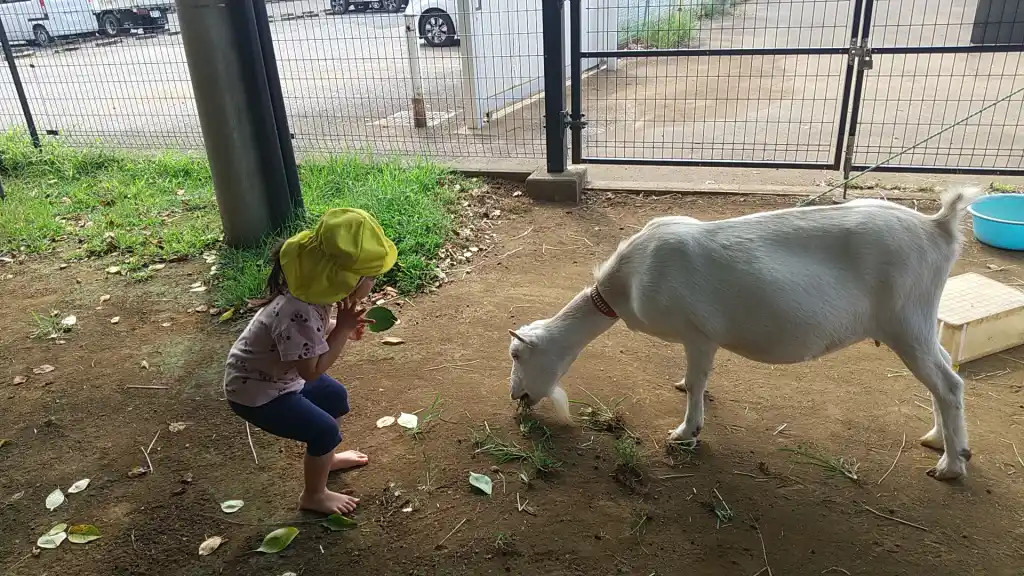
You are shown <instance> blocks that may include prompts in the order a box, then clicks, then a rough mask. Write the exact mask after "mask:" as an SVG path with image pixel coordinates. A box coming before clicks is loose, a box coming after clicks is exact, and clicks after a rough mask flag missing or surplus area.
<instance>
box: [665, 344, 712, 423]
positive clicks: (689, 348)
mask: <svg viewBox="0 0 1024 576" xmlns="http://www.w3.org/2000/svg"><path fill="white" fill-rule="evenodd" d="M685 346H686V379H685V380H683V382H685V387H684V390H686V417H685V418H684V419H683V423H682V424H680V425H679V426H678V427H677V428H676V429H675V431H673V432H672V434H671V435H670V436H669V440H671V441H681V440H682V441H685V440H692V439H694V438H696V437H697V435H699V434H700V431H701V428H703V427H704V390H706V389H707V387H708V376H709V375H710V374H711V366H712V364H714V361H715V352H716V351H717V350H718V347H717V346H715V345H714V344H713V343H711V342H707V341H701V342H688V343H686V344H685ZM680 384H682V383H680ZM676 388H679V384H676Z"/></svg>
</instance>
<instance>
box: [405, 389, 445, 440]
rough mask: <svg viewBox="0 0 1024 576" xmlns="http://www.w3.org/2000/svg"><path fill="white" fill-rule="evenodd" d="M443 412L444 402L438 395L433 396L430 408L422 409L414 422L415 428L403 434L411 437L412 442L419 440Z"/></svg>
mask: <svg viewBox="0 0 1024 576" xmlns="http://www.w3.org/2000/svg"><path fill="white" fill-rule="evenodd" d="M443 410H444V402H443V401H442V400H441V395H440V394H435V395H434V401H433V402H431V403H430V406H427V407H426V408H424V409H423V410H422V411H421V412H420V414H419V415H418V418H417V420H416V427H415V428H412V429H409V430H405V429H403V430H405V433H406V434H408V435H409V436H411V437H412V439H413V440H420V439H421V438H423V435H424V434H426V433H427V431H428V430H429V429H430V427H431V426H432V425H433V422H434V421H436V420H440V418H441V412H442V411H443Z"/></svg>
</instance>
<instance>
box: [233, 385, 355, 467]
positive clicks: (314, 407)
mask: <svg viewBox="0 0 1024 576" xmlns="http://www.w3.org/2000/svg"><path fill="white" fill-rule="evenodd" d="M228 404H230V405H231V409H232V410H233V411H234V412H235V414H238V415H239V416H241V417H242V418H244V419H245V420H246V421H247V422H249V423H250V424H253V425H254V426H256V427H258V428H260V429H262V430H265V431H267V432H270V433H271V434H273V435H274V436H280V437H282V438H290V439H292V440H298V441H299V442H305V443H306V453H307V454H309V455H310V456H323V455H324V454H328V453H330V452H331V451H333V450H334V448H335V447H337V446H338V444H341V430H340V429H339V428H338V422H337V419H338V418H340V417H342V416H344V415H345V414H348V391H347V390H345V387H344V386H342V385H341V383H340V382H338V381H337V380H335V379H334V378H331V377H330V376H328V375H327V374H323V375H321V376H320V377H319V378H317V379H316V380H314V381H313V382H306V385H305V386H303V387H302V390H301V391H300V392H289V393H288V394H283V395H281V396H278V397H277V398H274V399H273V400H271V401H270V402H267V403H266V404H264V405H262V406H243V405H242V404H237V403H235V402H231V401H230V400H229V401H228Z"/></svg>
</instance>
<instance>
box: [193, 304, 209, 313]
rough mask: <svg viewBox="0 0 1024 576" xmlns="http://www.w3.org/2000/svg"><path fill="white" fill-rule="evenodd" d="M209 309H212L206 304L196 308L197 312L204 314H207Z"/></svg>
mask: <svg viewBox="0 0 1024 576" xmlns="http://www.w3.org/2000/svg"><path fill="white" fill-rule="evenodd" d="M209 309H210V307H209V306H207V305H206V304H200V305H199V306H196V308H195V311H196V312H200V313H202V312H206V311H207V310H209Z"/></svg>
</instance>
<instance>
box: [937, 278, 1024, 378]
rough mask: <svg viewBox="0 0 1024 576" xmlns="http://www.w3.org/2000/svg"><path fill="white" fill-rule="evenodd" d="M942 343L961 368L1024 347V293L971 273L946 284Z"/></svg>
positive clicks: (941, 306) (941, 309) (941, 307)
mask: <svg viewBox="0 0 1024 576" xmlns="http://www.w3.org/2000/svg"><path fill="white" fill-rule="evenodd" d="M939 341H940V342H941V343H942V347H943V348H945V349H946V351H947V352H949V355H950V356H952V358H953V365H954V366H959V365H960V364H962V363H964V362H969V361H971V360H975V359H978V358H981V357H983V356H988V355H989V354H995V353H996V352H1002V351H1003V350H1007V349H1009V348H1013V347H1015V346H1020V345H1021V344H1024V292H1021V291H1020V290H1017V289H1015V288H1011V287H1010V286H1006V285H1005V284H1001V283H999V282H997V281H995V280H993V279H991V278H989V277H987V276H983V275H981V274H975V273H973V272H969V273H967V274H961V275H959V276H954V277H952V278H950V279H949V280H948V281H947V282H946V287H945V289H944V290H943V291H942V298H941V300H940V301H939Z"/></svg>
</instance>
